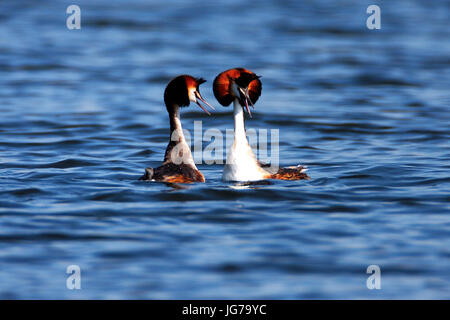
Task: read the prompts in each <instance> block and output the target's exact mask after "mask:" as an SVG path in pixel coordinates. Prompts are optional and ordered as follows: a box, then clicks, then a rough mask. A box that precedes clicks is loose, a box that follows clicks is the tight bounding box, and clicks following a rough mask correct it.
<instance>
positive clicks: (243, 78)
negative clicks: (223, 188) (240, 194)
mask: <svg viewBox="0 0 450 320" xmlns="http://www.w3.org/2000/svg"><path fill="white" fill-rule="evenodd" d="M259 78H260V77H259V76H257V75H256V74H254V73H253V72H251V71H249V70H247V69H244V68H235V69H230V70H227V71H224V72H222V73H220V74H219V75H218V76H217V77H216V79H215V80H214V84H213V90H214V96H215V97H216V99H217V100H218V101H219V103H220V104H221V105H223V106H229V105H230V104H231V103H233V113H234V141H233V144H232V146H231V149H230V152H229V153H228V156H227V160H226V164H225V166H224V170H223V176H222V178H223V180H225V181H242V182H247V181H249V182H250V181H260V180H265V179H278V180H301V179H308V178H309V177H308V176H307V175H306V173H305V171H306V167H303V166H296V167H287V168H280V169H278V171H277V172H270V171H269V169H268V168H267V166H264V165H263V164H261V163H260V162H259V161H258V160H257V159H256V156H255V154H254V153H253V151H252V148H251V147H250V145H249V143H248V140H247V136H246V134H245V124H244V109H245V111H247V112H248V114H249V115H250V116H251V111H250V108H249V105H250V106H252V107H253V108H254V104H255V103H256V101H257V100H258V98H259V96H260V95H261V89H262V85H261V81H260V80H259ZM204 82H205V80H203V79H202V78H194V77H191V76H189V75H181V76H178V77H176V78H174V79H173V80H172V81H170V82H169V84H168V85H167V87H166V90H165V91H164V102H165V104H166V108H167V112H168V113H169V119H170V141H169V144H168V146H167V148H166V152H165V155H164V162H163V164H162V165H161V166H160V167H158V168H156V169H153V168H147V169H145V174H144V176H142V177H141V180H152V181H162V182H168V183H192V182H205V177H204V176H203V174H202V173H201V172H200V171H199V170H198V169H197V167H196V165H195V163H194V159H193V158H192V154H191V150H190V148H189V146H188V144H187V143H186V140H185V137H184V135H183V129H182V127H181V121H180V113H179V108H180V107H187V106H189V104H190V102H194V103H196V104H198V105H199V106H200V108H202V109H203V110H204V111H205V112H206V113H208V114H209V112H208V110H206V109H205V108H204V107H203V106H202V105H201V104H200V102H203V103H204V104H205V105H207V106H209V107H210V108H212V109H214V108H213V107H212V106H211V105H210V104H209V103H207V102H206V101H205V100H204V99H203V98H202V96H201V94H200V91H199V86H200V85H201V84H202V83H204Z"/></svg>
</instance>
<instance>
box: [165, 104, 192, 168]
mask: <svg viewBox="0 0 450 320" xmlns="http://www.w3.org/2000/svg"><path fill="white" fill-rule="evenodd" d="M172 125H173V126H174V130H173V131H172V132H171V136H170V139H171V141H175V142H177V144H176V145H175V146H174V147H173V149H172V152H171V159H172V162H173V163H175V164H182V163H184V164H190V165H192V166H193V167H194V168H196V169H197V167H196V166H195V162H194V159H193V157H192V153H191V149H190V148H189V145H188V144H187V142H186V138H185V137H184V133H183V127H182V126H181V120H180V112H179V110H178V108H177V109H176V111H175V116H174V117H173V123H172Z"/></svg>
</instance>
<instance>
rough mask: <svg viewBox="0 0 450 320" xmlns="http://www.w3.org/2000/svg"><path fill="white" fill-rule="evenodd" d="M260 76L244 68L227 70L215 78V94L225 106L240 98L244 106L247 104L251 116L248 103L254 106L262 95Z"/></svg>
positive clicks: (246, 107)
mask: <svg viewBox="0 0 450 320" xmlns="http://www.w3.org/2000/svg"><path fill="white" fill-rule="evenodd" d="M259 78H260V76H257V75H256V74H254V73H253V72H251V71H250V70H247V69H244V68H234V69H230V70H226V71H224V72H222V73H221V74H219V75H218V76H217V77H216V79H214V84H213V90H214V96H215V97H216V99H217V101H219V103H220V104H221V105H223V106H229V105H230V104H231V102H233V101H234V100H235V99H238V100H239V103H240V105H241V106H242V108H244V106H245V109H246V110H247V112H248V113H249V115H250V116H251V112H250V108H249V107H248V105H249V104H250V105H251V106H252V107H253V108H254V107H255V106H254V104H255V103H256V101H257V100H258V98H259V96H260V95H261V90H262V85H261V81H260V80H259Z"/></svg>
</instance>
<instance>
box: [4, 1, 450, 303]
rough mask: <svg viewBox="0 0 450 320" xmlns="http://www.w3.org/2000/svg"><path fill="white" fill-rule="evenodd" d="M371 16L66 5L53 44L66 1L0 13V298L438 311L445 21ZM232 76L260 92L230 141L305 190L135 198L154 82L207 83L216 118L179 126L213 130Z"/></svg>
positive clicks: (278, 9)
mask: <svg viewBox="0 0 450 320" xmlns="http://www.w3.org/2000/svg"><path fill="white" fill-rule="evenodd" d="M374 3H376V1H374V2H368V1H339V4H338V3H337V2H336V1H325V0H322V1H269V0H266V1H259V2H257V3H256V2H255V3H252V5H248V4H246V5H243V4H242V2H240V1H193V2H191V1H176V2H175V1H139V0H132V1H113V2H112V1H106V0H97V1H85V0H79V1H77V3H76V4H78V5H79V6H80V7H81V10H82V21H81V25H82V29H81V30H72V31H71V30H68V29H67V28H66V18H67V16H68V15H67V14H66V13H65V10H66V7H67V6H68V5H69V4H72V3H68V2H67V1H54V0H53V1H2V3H1V4H0V22H1V23H0V34H1V36H0V112H1V115H2V116H1V118H0V196H1V197H0V298H3V299H7V298H13V299H23V298H31V299H37V298H43V299H50V298H65V299H66V298H67V299H71V298H99V299H110V298H120V299H131V298H138V299H139V298H151V299H165V298H169V299H173V298H176V299H179V298H210V299H214V298H264V299H266V298H268V299H304V298H311V299H318V298H325V299H335V298H341V299H350V298H351V299H355V298H368V299H371V298H387V299H392V298H395V299H398V298H408V299H416V298H425V299H427V298H447V299H448V298H450V290H449V285H450V274H449V270H450V249H449V248H450V241H449V234H450V220H449V209H450V205H449V203H450V194H449V189H450V177H449V169H450V162H449V160H450V151H449V150H450V149H449V146H450V143H449V138H450V134H449V128H450V116H449V105H450V95H449V85H450V59H449V57H450V42H449V28H448V14H449V4H448V2H445V1H424V0H420V1H419V0H417V1H395V3H388V2H383V3H382V4H380V6H381V10H382V28H381V30H377V31H370V30H368V29H367V28H366V26H365V20H366V17H367V14H366V12H365V11H366V8H367V6H368V5H369V4H374ZM378 4H379V3H378ZM238 66H243V67H246V68H248V69H250V70H253V71H254V72H256V73H257V74H260V75H262V76H263V78H262V81H263V94H262V96H261V98H260V100H259V101H258V103H257V105H256V110H255V112H254V115H253V118H252V119H249V120H248V121H247V127H248V128H254V129H279V130H280V131H279V132H280V164H281V165H293V164H298V163H301V164H304V165H307V166H308V167H309V175H310V176H311V178H312V179H311V180H310V181H301V182H295V181H292V182H289V181H275V182H273V183H272V184H267V185H264V184H263V185H257V186H251V187H239V186H236V185H235V184H232V183H225V182H222V181H221V179H220V178H221V172H222V166H221V165H217V164H216V165H205V164H202V165H199V168H200V170H202V172H203V173H204V175H205V177H206V179H207V182H206V183H205V184H195V185H190V186H187V187H186V188H181V189H174V188H172V187H170V186H167V185H165V184H159V183H143V182H140V181H137V179H138V178H139V176H140V175H141V174H142V173H143V170H144V168H145V167H147V166H157V165H158V164H160V163H161V160H162V157H163V153H164V149H165V146H166V144H167V139H168V121H167V114H166V111H165V107H164V105H163V99H162V95H163V91H164V87H165V85H166V84H167V82H168V81H169V80H170V79H171V78H173V77H174V76H176V75H178V74H183V73H186V74H192V75H193V76H201V77H204V78H205V79H207V80H208V82H207V83H206V84H204V85H202V87H201V92H202V94H203V96H204V97H205V98H206V99H207V100H208V101H210V102H211V103H213V104H214V106H216V109H217V111H216V112H215V113H214V114H213V116H211V117H208V116H207V115H206V114H204V113H203V112H202V111H201V110H200V109H199V108H198V107H196V106H191V107H190V108H188V109H183V110H182V119H183V126H184V127H185V128H186V129H188V130H190V131H191V132H193V128H194V121H195V120H201V121H202V124H203V130H207V129H209V128H218V129H220V130H222V131H225V130H226V129H230V128H232V116H231V108H228V109H227V108H222V107H221V106H220V105H219V104H218V103H217V102H216V101H215V99H214V96H213V94H212V90H211V84H212V80H213V79H214V77H215V76H216V75H217V74H218V73H219V72H221V71H223V70H225V69H228V68H231V67H238ZM197 142H198V141H197ZM208 143H209V142H208V141H204V142H203V144H204V146H206V145H207V144H208ZM72 264H75V265H79V266H80V268H81V271H82V289H81V290H68V289H66V278H67V274H66V273H65V271H66V268H67V266H68V265H72ZM372 264H376V265H379V266H380V268H381V272H382V289H381V290H368V289H367V287H366V279H367V277H368V275H367V274H366V268H367V267H368V266H369V265H372Z"/></svg>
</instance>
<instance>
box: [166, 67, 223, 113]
mask: <svg viewBox="0 0 450 320" xmlns="http://www.w3.org/2000/svg"><path fill="white" fill-rule="evenodd" d="M204 82H206V80H204V79H202V78H194V77H192V76H189V75H181V76H178V77H176V78H174V79H172V80H171V81H170V82H169V84H168V85H167V87H166V90H165V91H164V101H165V103H166V107H167V111H168V112H169V113H171V112H173V111H174V108H175V106H179V107H187V106H189V104H190V103H191V102H194V103H196V104H197V105H198V106H199V107H200V108H202V110H203V111H205V112H206V113H207V114H210V113H209V111H208V110H206V109H205V108H204V107H203V106H202V105H201V104H200V101H201V102H203V103H204V104H206V105H207V106H209V107H210V108H211V109H213V110H214V107H213V106H211V105H210V104H209V103H208V102H206V101H205V99H203V97H202V95H201V94H200V88H199V87H200V85H201V84H202V83H204Z"/></svg>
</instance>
